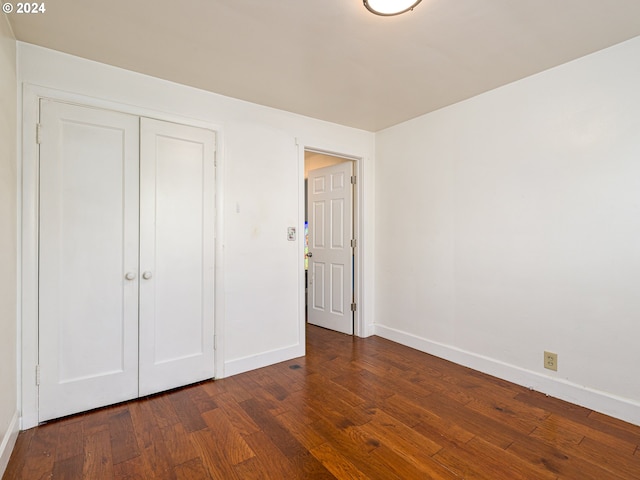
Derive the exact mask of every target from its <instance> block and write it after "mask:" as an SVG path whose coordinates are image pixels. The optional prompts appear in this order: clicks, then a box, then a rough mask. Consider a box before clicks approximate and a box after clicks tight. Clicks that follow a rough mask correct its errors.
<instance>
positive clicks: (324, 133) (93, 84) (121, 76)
mask: <svg viewBox="0 0 640 480" xmlns="http://www.w3.org/2000/svg"><path fill="white" fill-rule="evenodd" d="M212 61H215V59H212ZM18 65H19V81H21V82H25V83H26V84H32V85H38V86H43V87H47V88H51V89H57V90H61V91H64V92H72V93H73V94H78V95H82V96H85V97H90V100H92V101H93V100H95V101H96V102H97V103H100V102H101V101H102V100H106V101H108V102H115V103H116V104H118V105H119V106H120V109H124V110H132V111H136V112H141V113H142V114H146V115H152V116H158V117H159V118H166V117H167V115H169V116H170V118H174V117H180V118H181V117H184V118H185V119H196V120H198V121H200V122H204V123H205V124H208V125H212V126H213V127H214V128H217V129H218V130H219V140H220V145H219V147H220V148H219V155H218V157H217V159H218V167H219V168H218V174H219V175H222V182H221V184H219V187H220V188H221V189H222V200H223V204H222V205H219V213H221V214H222V215H223V217H222V218H223V222H222V224H221V225H219V226H221V229H220V230H221V231H219V234H221V235H222V240H223V247H222V248H221V250H220V252H219V254H220V255H219V256H218V258H217V264H218V267H220V268H222V269H223V272H224V277H223V278H222V279H221V280H222V281H223V292H222V295H221V297H218V298H217V301H218V302H219V304H220V302H224V309H223V311H222V312H220V310H218V315H217V317H216V321H217V322H218V326H219V327H221V328H220V329H219V330H218V331H219V332H221V333H222V334H223V340H224V342H223V343H222V342H219V346H220V347H223V352H224V365H225V375H229V374H234V373H239V372H241V371H244V370H248V369H251V368H257V367H260V366H263V365H266V364H268V363H272V362H276V361H280V360H284V359H288V358H292V357H295V356H299V355H302V354H303V353H304V345H302V344H301V342H300V339H301V336H300V330H301V328H300V327H302V322H301V320H303V318H302V317H301V315H300V312H303V311H304V304H302V305H301V303H300V302H301V301H302V302H303V301H304V297H303V296H302V295H301V294H300V292H303V290H302V286H303V278H304V277H303V256H302V243H300V242H302V241H303V238H302V235H301V236H300V237H299V240H298V242H288V241H287V227H288V226H298V228H299V231H303V230H302V228H301V224H302V222H303V208H304V203H303V186H304V184H303V179H302V175H303V168H304V152H303V151H302V150H301V149H302V148H303V147H304V146H308V147H313V148H318V149H323V150H327V151H334V152H338V153H343V154H348V155H353V156H358V157H362V158H363V161H362V162H361V163H362V168H363V172H364V174H365V180H364V181H365V185H364V190H365V192H367V191H368V192H371V191H372V187H373V165H372V158H373V147H374V135H373V134H372V133H369V132H364V131H361V130H356V129H352V128H347V127H343V126H339V125H335V124H330V123H327V122H322V121H319V120H314V119H310V118H306V117H302V116H299V115H294V114H291V113H288V112H284V111H279V110H275V109H271V108H266V107H261V106H258V105H254V104H250V103H247V102H242V101H239V100H235V99H231V98H227V97H223V96H220V95H216V94H213V93H208V92H204V91H201V90H197V89H194V88H190V87H185V86H181V85H177V84H174V83H170V82H166V81H163V80H159V79H156V78H152V77H148V76H144V75H140V74H137V73H133V72H129V71H126V70H122V69H118V68H114V67H110V66H107V65H104V64H99V63H95V62H91V61H87V60H84V59H81V58H78V57H73V56H69V55H66V54H62V53H59V52H55V51H52V50H47V49H44V48H40V47H37V46H34V45H30V44H24V43H20V42H18ZM265 88H274V87H273V86H269V85H265ZM25 98H26V97H25ZM26 127H28V128H31V127H30V126H29V125H27V126H26ZM27 137H28V138H30V135H27ZM296 139H298V143H299V146H297V145H296ZM367 189H368V190H367ZM368 195H370V193H365V199H364V200H365V205H364V212H365V213H364V214H365V216H366V218H365V224H366V225H370V226H369V227H367V228H368V229H369V232H368V233H369V236H370V238H371V239H372V238H373V221H372V217H371V213H370V212H372V208H370V205H371V203H372V200H371V199H370V197H369V196H368ZM302 226H303V224H302ZM366 233H367V232H365V234H366ZM369 245H372V241H371V242H370V244H369ZM366 248H367V251H365V262H367V263H370V264H373V253H372V250H371V247H370V246H367V247H366ZM219 280H220V279H219ZM219 287H220V285H218V288H219ZM366 288H369V289H370V291H372V289H373V288H372V285H369V284H367V285H365V289H366ZM364 295H365V304H366V305H365V307H366V306H367V305H368V306H369V307H368V308H365V311H368V312H371V311H372V303H373V301H372V300H371V298H370V297H368V296H366V292H364ZM220 313H221V314H220ZM366 321H367V322H368V323H370V324H372V323H373V317H370V318H368V319H367V320H366ZM221 343H222V344H221ZM30 349H31V350H33V348H32V347H29V346H27V348H26V349H25V351H24V352H23V353H24V355H25V357H26V360H27V361H29V358H33V352H32V351H30ZM26 371H27V373H28V374H30V371H29V370H28V369H27V370H26ZM27 383H28V382H27V381H25V385H26V384H27ZM25 388H29V387H28V386H25ZM32 396H33V395H32ZM25 404H26V405H27V409H28V410H31V411H33V409H34V408H35V404H32V403H30V400H29V398H26V399H25ZM29 423H30V422H27V424H29Z"/></svg>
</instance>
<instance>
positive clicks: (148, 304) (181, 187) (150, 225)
mask: <svg viewBox="0 0 640 480" xmlns="http://www.w3.org/2000/svg"><path fill="white" fill-rule="evenodd" d="M140 131H141V135H140V141H141V144H140V175H141V183H140V275H141V279H140V395H148V394H151V393H155V392H159V391H162V390H166V389H169V388H174V387H178V386H181V385H186V384H189V383H193V382H197V381H200V380H204V379H208V378H212V377H213V373H214V369H213V360H214V349H213V347H214V344H213V322H214V301H213V299H214V225H215V195H214V188H215V178H214V177H215V173H214V155H215V153H214V149H215V134H214V132H212V131H209V130H205V129H200V128H194V127H188V126H184V125H178V124H174V123H169V122H163V121H158V120H151V119H148V118H141V121H140Z"/></svg>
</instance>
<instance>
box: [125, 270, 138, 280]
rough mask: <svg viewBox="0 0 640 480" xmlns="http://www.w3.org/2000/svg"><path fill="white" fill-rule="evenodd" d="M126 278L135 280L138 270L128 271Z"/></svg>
mask: <svg viewBox="0 0 640 480" xmlns="http://www.w3.org/2000/svg"><path fill="white" fill-rule="evenodd" d="M124 278H126V279H127V280H135V278H136V272H127V273H126V275H125V276H124Z"/></svg>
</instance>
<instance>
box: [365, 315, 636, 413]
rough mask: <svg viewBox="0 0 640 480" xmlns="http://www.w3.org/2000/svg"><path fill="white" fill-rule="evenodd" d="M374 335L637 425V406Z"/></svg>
mask: <svg viewBox="0 0 640 480" xmlns="http://www.w3.org/2000/svg"><path fill="white" fill-rule="evenodd" d="M375 332H376V335H378V336H380V337H383V338H386V339H387V340H391V341H394V342H396V343H400V344H402V345H406V346H407V347H411V348H415V349H416V350H420V351H421V352H425V353H429V354H431V355H434V356H436V357H439V358H443V359H445V360H449V361H451V362H453V363H457V364H459V365H463V366H465V367H469V368H472V369H473V370H477V371H480V372H483V373H486V374H488V375H492V376H494V377H498V378H501V379H503V380H507V381H509V382H512V383H515V384H517V385H521V386H523V387H527V388H531V389H533V390H535V391H537V392H541V393H545V394H547V395H550V396H552V397H555V398H559V399H561V400H565V401H567V402H571V403H574V404H576V405H580V406H582V407H586V408H589V409H591V410H595V411H597V412H600V413H604V414H606V415H610V416H612V417H615V418H619V419H620V420H624V421H626V422H629V423H633V424H635V425H640V402H635V401H633V400H630V399H627V398H621V397H618V396H616V395H612V394H610V393H607V392H601V391H598V390H594V389H591V388H587V387H584V386H582V385H578V384H575V383H572V382H569V381H567V380H564V379H559V378H553V377H548V376H545V375H542V374H540V373H538V372H533V371H531V370H525V369H523V368H520V367H516V366H514V365H509V364H507V363H504V362H500V361H498V360H495V359H493V358H489V357H485V356H482V355H478V354H475V353H472V352H468V351H466V350H462V349H459V348H456V347H452V346H450V345H444V344H442V343H438V342H433V341H431V340H427V339H425V338H422V337H418V336H416V335H413V334H410V333H407V332H403V331H401V330H396V329H394V328H389V327H385V326H384V325H376V326H375Z"/></svg>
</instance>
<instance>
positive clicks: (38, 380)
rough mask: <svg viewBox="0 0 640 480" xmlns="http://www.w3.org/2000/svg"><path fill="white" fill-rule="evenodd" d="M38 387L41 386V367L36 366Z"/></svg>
mask: <svg viewBox="0 0 640 480" xmlns="http://www.w3.org/2000/svg"><path fill="white" fill-rule="evenodd" d="M36 386H40V365H36Z"/></svg>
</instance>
